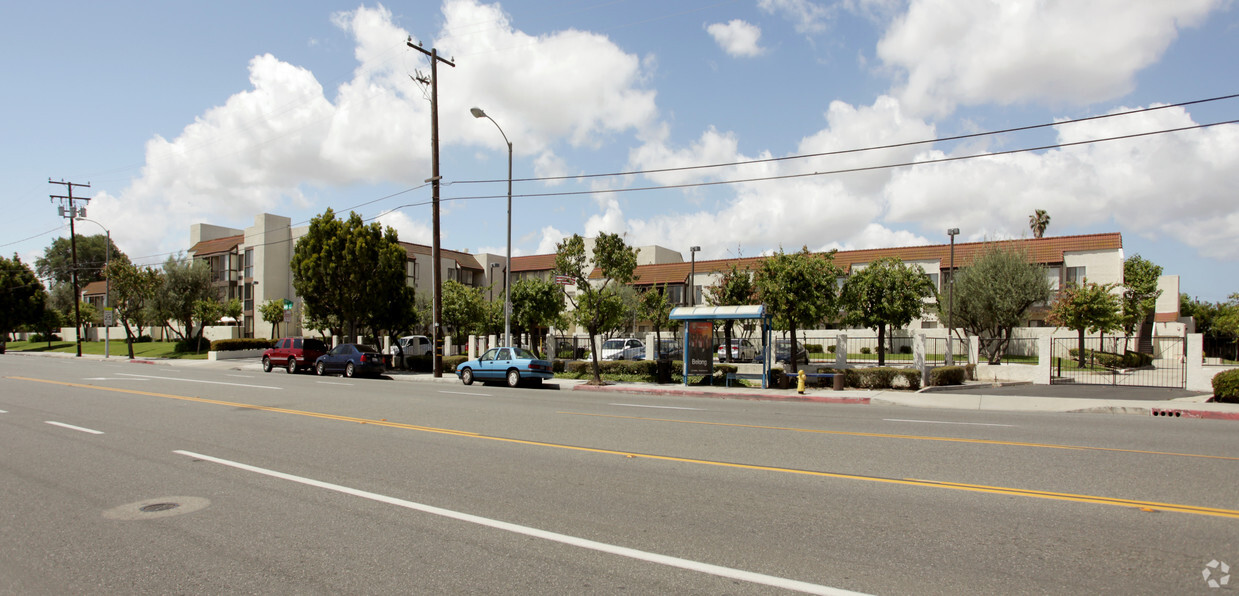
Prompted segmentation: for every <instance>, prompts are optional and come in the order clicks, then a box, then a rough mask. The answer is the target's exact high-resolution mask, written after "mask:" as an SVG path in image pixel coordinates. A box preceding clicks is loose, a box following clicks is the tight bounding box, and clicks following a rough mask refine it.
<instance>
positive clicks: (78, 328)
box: [47, 178, 90, 358]
mask: <svg viewBox="0 0 1239 596" xmlns="http://www.w3.org/2000/svg"><path fill="white" fill-rule="evenodd" d="M47 182H48V183H49V184H62V185H64V187H65V188H66V189H67V192H68V193H69V194H68V196H61V195H51V197H52V200H53V201H54V200H58V199H59V200H60V202H61V205H60V216H61V217H67V218H69V251H70V253H71V255H72V258H73V268H72V269H70V270H69V273H70V274H71V277H72V279H73V325H74V327H73V335H76V336H77V357H78V358H81V357H82V308H81V306H80V305H79V303H80V302H81V301H82V298H81V296H79V295H78V289H77V233H76V231H75V230H74V227H73V221H74V220H75V219H77V218H78V217H86V208H85V207H82V208H81V209H78V207H77V205H76V204H74V201H85V202H87V203H89V202H90V199H88V198H85V197H74V196H73V187H74V186H80V187H82V188H90V183H89V182H87V183H86V184H78V183H76V182H65V181H63V180H61V181H60V182H57V181H55V180H52V179H51V178H48V179H47ZM66 204H67V205H68V209H65V205H66Z"/></svg>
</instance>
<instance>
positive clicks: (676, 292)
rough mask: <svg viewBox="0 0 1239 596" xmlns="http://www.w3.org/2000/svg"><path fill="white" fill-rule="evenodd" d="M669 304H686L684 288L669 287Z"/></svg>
mask: <svg viewBox="0 0 1239 596" xmlns="http://www.w3.org/2000/svg"><path fill="white" fill-rule="evenodd" d="M667 302H668V303H671V304H684V286H667Z"/></svg>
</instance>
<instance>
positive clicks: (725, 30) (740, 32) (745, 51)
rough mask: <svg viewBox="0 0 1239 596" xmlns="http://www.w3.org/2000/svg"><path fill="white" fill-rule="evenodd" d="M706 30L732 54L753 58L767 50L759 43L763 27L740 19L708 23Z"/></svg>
mask: <svg viewBox="0 0 1239 596" xmlns="http://www.w3.org/2000/svg"><path fill="white" fill-rule="evenodd" d="M706 32H707V33H709V34H710V37H713V38H714V42H715V43H717V44H718V45H719V47H720V48H723V51H724V52H727V54H729V55H731V56H737V57H744V58H751V57H753V56H760V55H762V54H763V53H765V51H766V50H765V49H764V48H762V47H761V45H760V44H759V43H758V42H759V41H761V28H760V27H758V26H756V25H753V24H751V23H746V22H744V21H742V20H740V19H732V20H731V21H728V22H726V23H714V24H711V25H707V26H706Z"/></svg>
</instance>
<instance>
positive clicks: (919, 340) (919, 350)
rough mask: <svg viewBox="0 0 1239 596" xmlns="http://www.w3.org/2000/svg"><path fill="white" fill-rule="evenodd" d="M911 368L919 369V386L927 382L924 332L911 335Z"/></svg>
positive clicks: (923, 385)
mask: <svg viewBox="0 0 1239 596" xmlns="http://www.w3.org/2000/svg"><path fill="white" fill-rule="evenodd" d="M912 368H915V369H916V370H919V371H921V387H926V386H928V384H929V367H928V366H926V364H925V334H924V333H917V334H916V335H913V336H912Z"/></svg>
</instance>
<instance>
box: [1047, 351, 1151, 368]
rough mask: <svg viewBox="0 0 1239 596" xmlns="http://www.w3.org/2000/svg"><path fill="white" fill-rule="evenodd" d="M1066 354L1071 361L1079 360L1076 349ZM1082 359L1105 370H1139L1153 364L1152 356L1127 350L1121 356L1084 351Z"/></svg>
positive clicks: (1078, 352)
mask: <svg viewBox="0 0 1239 596" xmlns="http://www.w3.org/2000/svg"><path fill="white" fill-rule="evenodd" d="M1067 354H1069V355H1070V356H1071V359H1072V360H1079V359H1080V350H1079V349H1078V348H1071V349H1070V350H1067ZM1084 359H1085V360H1086V361H1092V362H1096V363H1097V364H1100V365H1102V366H1104V367H1106V368H1141V367H1144V366H1149V365H1150V364H1153V355H1152V354H1142V353H1140V352H1133V351H1131V350H1127V351H1126V352H1124V353H1122V354H1116V353H1114V352H1102V351H1100V350H1090V349H1085V350H1084Z"/></svg>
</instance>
